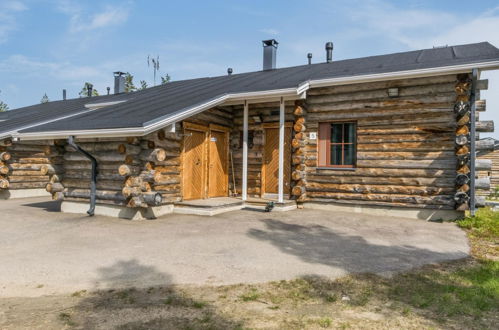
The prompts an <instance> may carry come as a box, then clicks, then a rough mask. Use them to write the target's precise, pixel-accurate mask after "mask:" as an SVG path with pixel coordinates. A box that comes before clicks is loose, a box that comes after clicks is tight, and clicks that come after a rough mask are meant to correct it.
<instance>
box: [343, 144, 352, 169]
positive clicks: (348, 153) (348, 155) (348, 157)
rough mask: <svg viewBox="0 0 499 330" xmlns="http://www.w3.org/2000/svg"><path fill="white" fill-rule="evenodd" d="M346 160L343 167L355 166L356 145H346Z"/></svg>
mask: <svg viewBox="0 0 499 330" xmlns="http://www.w3.org/2000/svg"><path fill="white" fill-rule="evenodd" d="M344 148H345V160H344V163H343V165H353V162H354V145H353V144H345V147H344Z"/></svg>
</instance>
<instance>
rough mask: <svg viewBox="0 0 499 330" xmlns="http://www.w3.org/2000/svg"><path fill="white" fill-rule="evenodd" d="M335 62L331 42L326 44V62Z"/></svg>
mask: <svg viewBox="0 0 499 330" xmlns="http://www.w3.org/2000/svg"><path fill="white" fill-rule="evenodd" d="M332 61H333V43H332V42H331V41H329V42H326V62H327V63H331V62H332Z"/></svg>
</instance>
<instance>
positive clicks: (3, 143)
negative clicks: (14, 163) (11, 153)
mask: <svg viewBox="0 0 499 330" xmlns="http://www.w3.org/2000/svg"><path fill="white" fill-rule="evenodd" d="M0 145H1V146H6V147H8V146H11V145H12V139H3V140H0Z"/></svg>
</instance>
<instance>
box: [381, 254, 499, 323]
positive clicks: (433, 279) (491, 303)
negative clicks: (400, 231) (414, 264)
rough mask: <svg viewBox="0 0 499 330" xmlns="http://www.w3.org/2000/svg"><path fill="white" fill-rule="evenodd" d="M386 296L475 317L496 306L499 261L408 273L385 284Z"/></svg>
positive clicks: (447, 313)
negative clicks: (388, 284) (451, 268)
mask: <svg viewBox="0 0 499 330" xmlns="http://www.w3.org/2000/svg"><path fill="white" fill-rule="evenodd" d="M389 297H390V298H391V299H393V300H397V301H402V302H404V303H407V304H409V305H411V306H414V307H416V308H421V309H430V310H432V311H433V312H435V313H437V314H438V315H442V316H447V317H449V316H457V315H467V316H472V317H478V316H481V315H482V313H483V312H487V311H492V310H499V262H496V261H482V262H480V263H478V264H477V265H475V266H472V267H462V268H460V269H457V270H447V271H444V270H440V271H438V270H432V271H427V272H419V273H408V274H405V275H404V276H403V277H402V276H399V277H398V278H397V280H396V281H395V284H394V285H393V286H392V287H389Z"/></svg>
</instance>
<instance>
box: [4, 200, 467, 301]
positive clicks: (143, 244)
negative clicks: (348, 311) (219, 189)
mask: <svg viewBox="0 0 499 330" xmlns="http://www.w3.org/2000/svg"><path fill="white" fill-rule="evenodd" d="M0 205H1V207H2V214H1V216H0V226H1V228H2V230H1V231H0V244H1V246H2V249H0V260H1V267H0V296H11V297H12V296H39V295H45V294H58V293H71V292H74V291H77V290H93V289H102V288H121V287H127V286H136V287H149V286H153V285H166V284H209V285H220V284H233V283H258V282H266V281H273V280H282V279H292V278H296V277H299V276H304V275H319V276H327V277H330V278H335V277H339V276H343V275H345V274H348V273H356V272H373V273H378V274H391V273H392V272H397V271H402V270H407V269H410V268H413V267H418V266H421V265H423V264H427V263H435V262H440V261H445V260H452V259H458V258H463V257H466V256H467V255H468V252H469V248H468V245H467V240H466V236H465V234H464V232H463V231H461V230H460V229H459V228H457V226H455V225H454V224H452V223H433V222H425V221H420V220H412V219H404V218H397V217H389V216H383V217H379V216H374V215H365V214H354V213H347V212H339V211H336V212H330V211H322V210H310V209H303V210H294V211H289V212H271V213H266V212H261V211H248V210H238V211H234V212H229V213H224V214H220V215H215V216H212V217H201V216H193V215H180V214H170V215H166V216H163V217H160V218H158V219H157V220H153V221H123V220H121V219H117V218H110V217H103V216H94V217H88V216H84V215H80V214H68V213H61V212H59V210H60V203H59V202H54V201H49V200H48V199H45V198H36V199H28V200H26V199H23V200H21V199H19V200H7V201H1V202H0Z"/></svg>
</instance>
